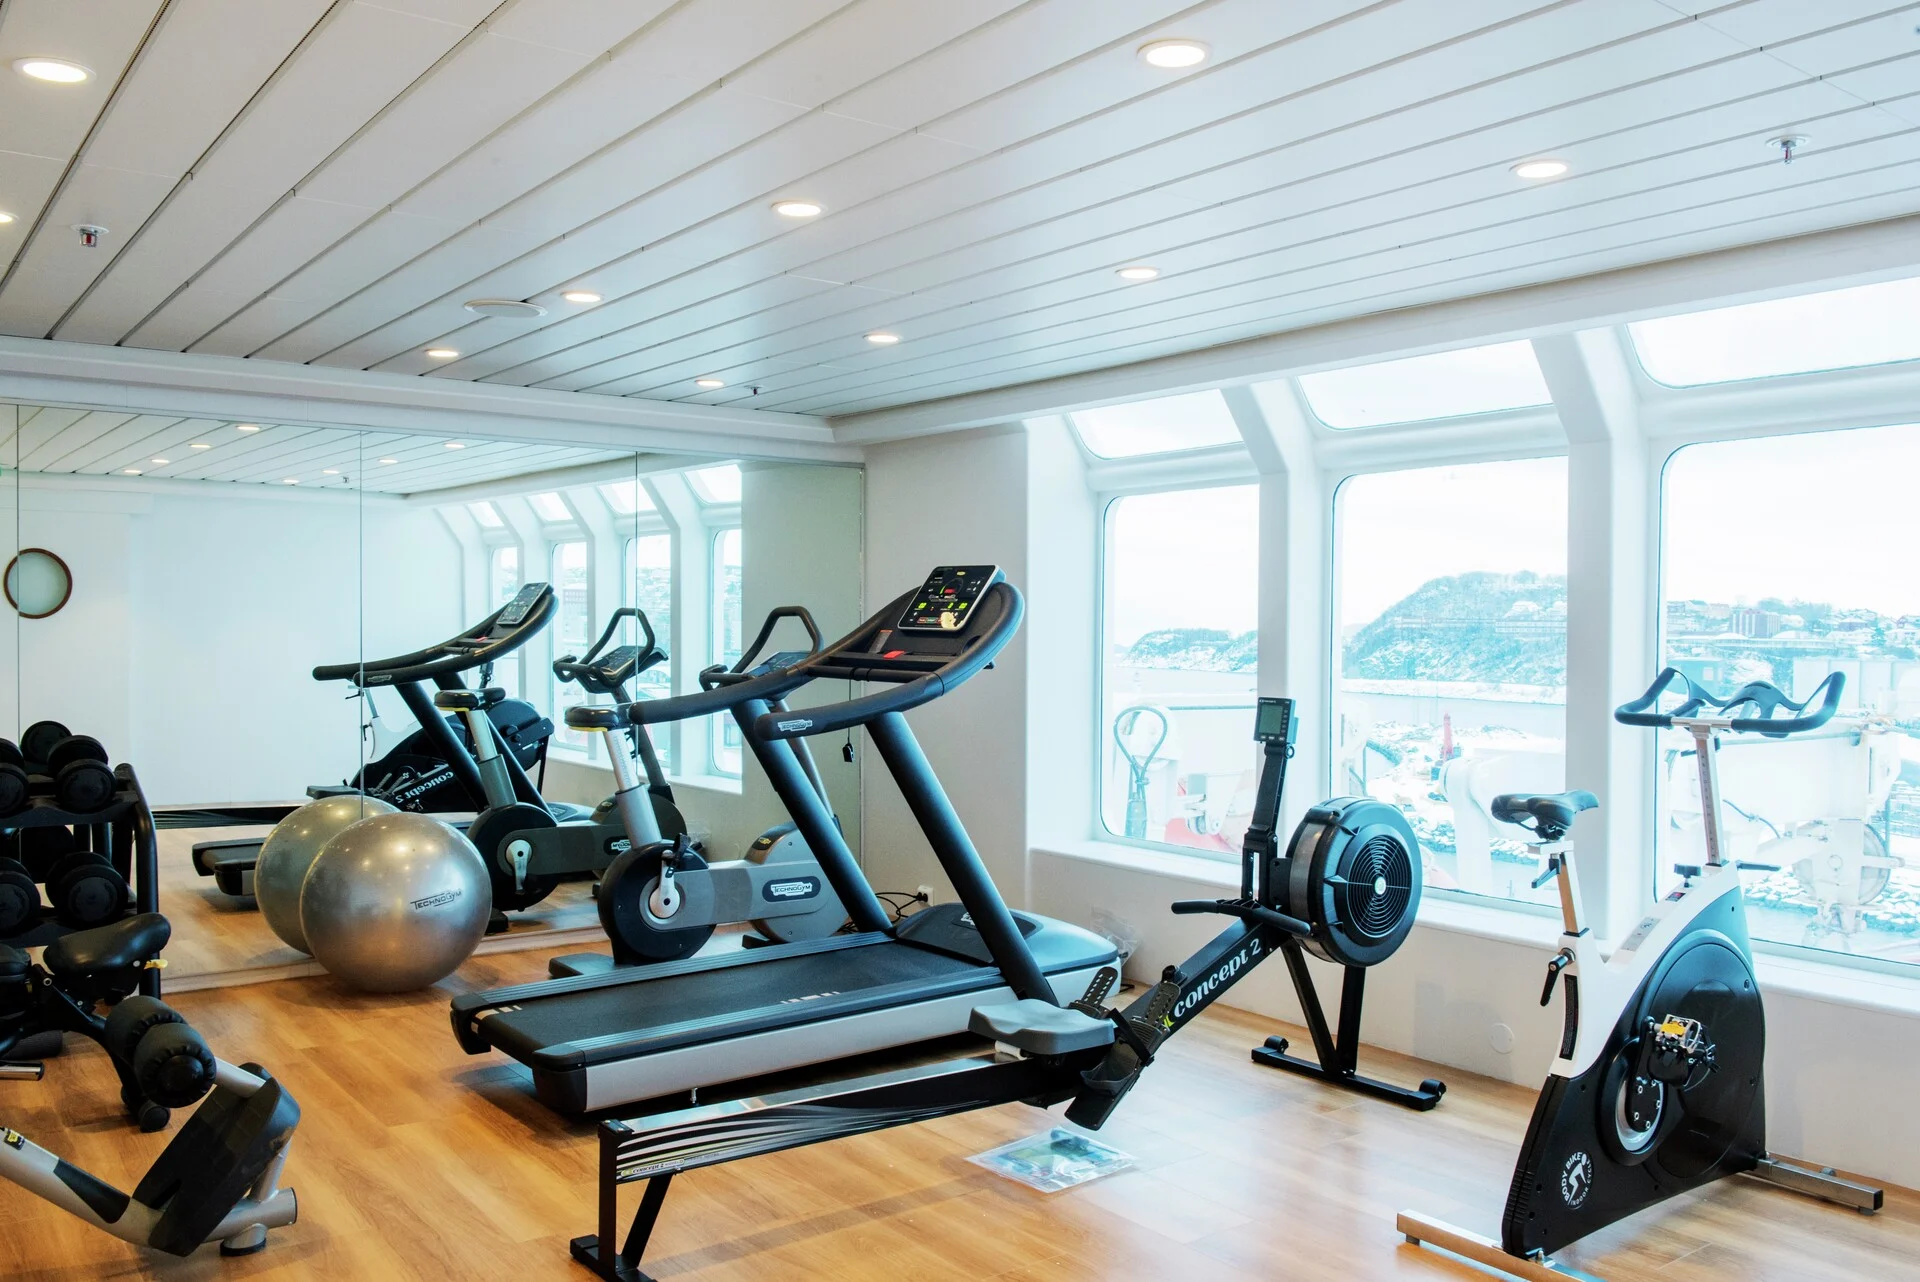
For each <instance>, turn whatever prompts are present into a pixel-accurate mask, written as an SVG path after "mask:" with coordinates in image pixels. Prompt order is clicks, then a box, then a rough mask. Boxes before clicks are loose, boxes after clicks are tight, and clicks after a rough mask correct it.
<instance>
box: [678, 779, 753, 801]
mask: <svg viewBox="0 0 1920 1282" xmlns="http://www.w3.org/2000/svg"><path fill="white" fill-rule="evenodd" d="M667 782H668V783H669V784H672V785H673V786H674V787H676V788H692V789H694V790H695V791H699V792H719V793H725V794H727V795H729V796H734V797H737V796H739V795H740V793H741V791H742V787H741V782H740V780H738V779H736V778H734V777H733V776H731V775H676V774H669V775H668V776H667Z"/></svg>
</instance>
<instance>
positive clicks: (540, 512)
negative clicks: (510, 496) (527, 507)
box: [527, 493, 573, 524]
mask: <svg viewBox="0 0 1920 1282" xmlns="http://www.w3.org/2000/svg"><path fill="white" fill-rule="evenodd" d="M527 502H529V503H531V504H532V505H533V513H534V515H535V516H537V517H539V518H540V519H541V520H542V521H546V522H548V523H549V524H551V523H553V522H556V521H571V520H573V513H572V512H571V511H569V510H568V508H567V503H566V500H565V499H563V498H561V497H560V496H559V495H558V494H553V493H547V494H529V495H528V496H527Z"/></svg>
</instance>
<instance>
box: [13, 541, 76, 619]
mask: <svg viewBox="0 0 1920 1282" xmlns="http://www.w3.org/2000/svg"><path fill="white" fill-rule="evenodd" d="M6 591H7V604H8V605H10V606H12V607H13V608H14V609H15V610H18V611H19V612H20V617H21V618H23V619H44V618H46V617H47V616H48V615H50V614H57V613H59V611H60V607H61V606H63V605H65V604H66V603H67V599H68V598H69V597H71V596H72V595H73V572H72V571H71V570H69V569H67V563H66V562H65V561H62V560H61V559H60V558H59V557H58V556H56V555H55V554H53V553H52V552H49V551H47V550H46V549H45V548H22V549H21V550H20V555H19V556H16V557H14V558H13V560H11V561H9V562H7V577H6Z"/></svg>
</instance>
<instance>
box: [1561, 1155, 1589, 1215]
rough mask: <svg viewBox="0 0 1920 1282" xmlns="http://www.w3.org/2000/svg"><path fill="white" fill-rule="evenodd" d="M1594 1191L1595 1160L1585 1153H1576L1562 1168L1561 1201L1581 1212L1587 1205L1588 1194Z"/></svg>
mask: <svg viewBox="0 0 1920 1282" xmlns="http://www.w3.org/2000/svg"><path fill="white" fill-rule="evenodd" d="M1592 1191H1593V1159H1592V1158H1590V1157H1588V1156H1587V1155H1586V1153H1585V1152H1579V1153H1575V1154H1574V1155H1573V1156H1572V1157H1570V1158H1568V1159H1567V1164H1566V1165H1565V1166H1563V1167H1561V1168H1560V1200H1561V1201H1562V1202H1565V1203H1566V1204H1567V1206H1568V1207H1569V1208H1570V1209H1572V1210H1575V1211H1577V1210H1579V1209H1580V1208H1581V1207H1583V1206H1585V1205H1586V1203H1587V1194H1589V1193H1591V1192H1592Z"/></svg>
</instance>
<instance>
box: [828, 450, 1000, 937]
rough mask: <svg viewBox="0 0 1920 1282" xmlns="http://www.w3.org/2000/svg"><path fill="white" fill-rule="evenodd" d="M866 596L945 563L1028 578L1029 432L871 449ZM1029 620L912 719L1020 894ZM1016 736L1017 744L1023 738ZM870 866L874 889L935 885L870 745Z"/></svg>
mask: <svg viewBox="0 0 1920 1282" xmlns="http://www.w3.org/2000/svg"><path fill="white" fill-rule="evenodd" d="M866 476H867V601H868V603H869V605H870V608H872V609H876V610H877V609H879V608H880V606H881V605H882V604H884V603H885V602H888V601H891V600H892V599H893V598H894V597H896V596H899V595H900V594H901V593H903V592H911V591H912V590H913V589H915V588H917V587H919V586H920V584H921V583H923V582H925V581H926V577H927V572H928V571H929V570H931V569H933V568H934V567H935V566H938V565H979V564H985V563H988V562H991V563H994V564H997V565H999V566H1000V567H1001V568H1002V569H1004V570H1005V571H1006V573H1007V577H1008V578H1009V579H1010V580H1012V582H1013V583H1014V585H1015V586H1016V587H1020V588H1023V589H1024V588H1025V586H1026V582H1027V547H1028V539H1027V485H1026V476H1027V437H1026V434H1025V433H1024V432H1023V431H1021V430H1020V429H1018V428H984V429H981V430H978V431H971V432H961V433H956V434H954V435H951V436H943V437H939V438H937V439H933V440H923V441H902V442H898V443H895V444H889V445H881V446H876V447H874V448H873V449H871V450H869V451H868V452H867V467H866ZM1032 644H1033V642H1032V633H1031V632H1030V631H1028V630H1027V629H1024V628H1023V629H1022V630H1021V634H1020V635H1019V636H1018V637H1016V638H1015V639H1014V641H1013V643H1012V644H1010V645H1009V646H1008V647H1007V648H1006V649H1005V650H1004V651H1002V652H1001V655H1000V658H999V661H998V663H997V665H996V666H995V668H994V669H993V670H992V671H989V672H983V673H981V674H980V675H979V676H977V677H975V678H974V679H973V680H972V681H970V682H968V683H967V684H966V685H965V686H964V687H962V688H961V689H960V690H958V691H956V692H955V693H954V694H952V695H951V696H949V697H947V698H943V699H939V700H937V701H935V702H934V703H931V704H928V705H927V706H926V707H924V708H922V709H920V710H919V711H917V712H915V713H913V714H912V715H911V716H910V717H909V718H908V721H909V723H910V724H911V726H912V727H913V731H914V733H915V734H916V735H917V736H918V737H919V738H920V740H921V744H922V746H923V747H924V748H925V749H926V752H927V758H928V760H929V761H931V762H932V763H933V769H934V772H935V773H936V774H938V775H939V777H940V779H941V780H942V781H943V782H944V783H945V785H946V788H947V791H948V794H949V795H950V796H951V797H952V798H953V801H954V805H955V806H956V807H957V808H958V809H959V811H960V813H961V815H962V816H963V817H964V819H965V821H966V824H967V829H968V831H969V832H970V833H971V834H972V835H973V841H974V844H975V845H976V846H977V847H978V848H979V850H980V856H981V858H982V859H983V860H984V861H985V862H986V865H987V870H988V871H989V872H990V873H991V874H992V875H993V878H994V880H995V881H996V882H998V883H999V884H1000V886H1001V887H1002V888H1003V889H1006V890H1008V891H1009V892H1010V893H1009V896H1008V897H1009V899H1010V900H1013V901H1014V902H1018V899H1019V897H1020V894H1019V887H1021V886H1023V885H1024V884H1025V883H1024V878H1025V865H1026V849H1027V830H1026V827H1027V826H1026V799H1027V758H1026V754H1025V751H1024V749H1025V743H1026V733H1025V731H1026V726H1027V680H1028V671H1027V656H1028V653H1029V648H1030V646H1031V645H1032ZM1016 745H1018V746H1017V747H1016ZM861 758H862V761H863V763H864V765H863V772H862V779H863V781H864V785H865V786H864V788H863V790H862V794H861V801H862V805H863V808H864V809H863V814H864V823H865V826H864V832H865V843H864V849H865V855H866V859H865V864H866V869H867V877H868V880H870V881H871V882H872V883H873V885H874V888H875V889H877V890H906V891H912V890H913V889H914V888H915V887H917V886H920V885H922V884H927V885H931V886H934V887H935V888H936V889H937V890H938V892H939V897H940V898H952V891H951V889H950V888H949V887H948V886H947V884H946V881H945V879H944V878H943V877H941V876H940V873H939V866H938V864H937V863H936V862H935V860H934V858H933V854H932V850H931V848H930V847H929V846H928V845H927V842H926V838H925V837H924V836H922V835H921V832H920V827H919V825H918V824H916V823H915V822H914V820H913V815H912V814H911V813H910V812H909V811H908V810H907V807H906V803H905V802H903V801H902V800H901V799H900V793H899V790H898V789H897V788H895V787H894V784H893V778H892V776H891V775H889V774H888V773H887V768H886V766H885V765H884V764H883V763H882V762H881V761H880V760H879V757H878V754H876V753H873V752H871V751H869V750H867V749H866V748H865V745H864V744H863V745H862V753H861Z"/></svg>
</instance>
